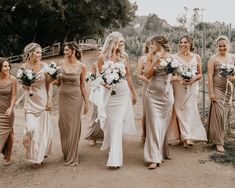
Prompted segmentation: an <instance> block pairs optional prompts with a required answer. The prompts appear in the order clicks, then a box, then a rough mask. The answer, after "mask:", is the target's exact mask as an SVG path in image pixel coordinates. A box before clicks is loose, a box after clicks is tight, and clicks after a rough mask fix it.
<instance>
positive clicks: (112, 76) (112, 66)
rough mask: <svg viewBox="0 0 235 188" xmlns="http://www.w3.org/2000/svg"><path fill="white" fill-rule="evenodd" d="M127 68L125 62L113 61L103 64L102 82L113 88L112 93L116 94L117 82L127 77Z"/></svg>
mask: <svg viewBox="0 0 235 188" xmlns="http://www.w3.org/2000/svg"><path fill="white" fill-rule="evenodd" d="M125 75H126V69H125V64H124V63H113V62H111V61H107V62H105V64H104V65H103V66H102V71H101V78H102V84H104V85H105V86H106V87H109V88H111V89H112V93H111V95H115V94H116V91H115V89H114V87H115V84H116V83H119V82H120V81H121V80H123V79H124V78H125Z"/></svg>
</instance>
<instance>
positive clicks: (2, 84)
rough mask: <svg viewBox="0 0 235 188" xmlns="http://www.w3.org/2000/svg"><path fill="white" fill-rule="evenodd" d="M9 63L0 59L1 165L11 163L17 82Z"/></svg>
mask: <svg viewBox="0 0 235 188" xmlns="http://www.w3.org/2000/svg"><path fill="white" fill-rule="evenodd" d="M10 69H11V67H10V63H9V62H8V61H7V60H6V59H4V58H0V153H3V155H4V156H3V160H4V162H3V164H4V165H5V166H8V165H10V164H11V163H12V160H11V152H12V147H13V141H14V138H13V124H14V119H15V114H14V106H15V101H16V89H17V82H16V79H15V77H13V76H11V75H10Z"/></svg>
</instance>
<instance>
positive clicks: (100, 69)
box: [97, 54, 104, 73]
mask: <svg viewBox="0 0 235 188" xmlns="http://www.w3.org/2000/svg"><path fill="white" fill-rule="evenodd" d="M97 63H98V69H99V73H101V71H102V66H103V64H104V56H103V54H101V55H100V56H99V58H98V62H97Z"/></svg>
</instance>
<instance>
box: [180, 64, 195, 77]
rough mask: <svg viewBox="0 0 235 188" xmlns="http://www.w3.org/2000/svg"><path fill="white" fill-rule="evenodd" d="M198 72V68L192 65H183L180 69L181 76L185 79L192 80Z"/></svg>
mask: <svg viewBox="0 0 235 188" xmlns="http://www.w3.org/2000/svg"><path fill="white" fill-rule="evenodd" d="M196 74H197V70H196V69H195V68H193V67H191V66H183V67H181V70H180V76H181V77H182V78H183V79H184V80H191V78H192V77H193V76H195V75H196Z"/></svg>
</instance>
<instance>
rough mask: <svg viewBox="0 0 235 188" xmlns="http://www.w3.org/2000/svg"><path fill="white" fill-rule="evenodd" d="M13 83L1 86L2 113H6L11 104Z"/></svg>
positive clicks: (0, 108) (0, 101)
mask: <svg viewBox="0 0 235 188" xmlns="http://www.w3.org/2000/svg"><path fill="white" fill-rule="evenodd" d="M11 93H12V81H10V82H9V83H7V84H0V113H5V112H6V110H7V109H8V108H9V107H10V104H11V96H12V95H11Z"/></svg>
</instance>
